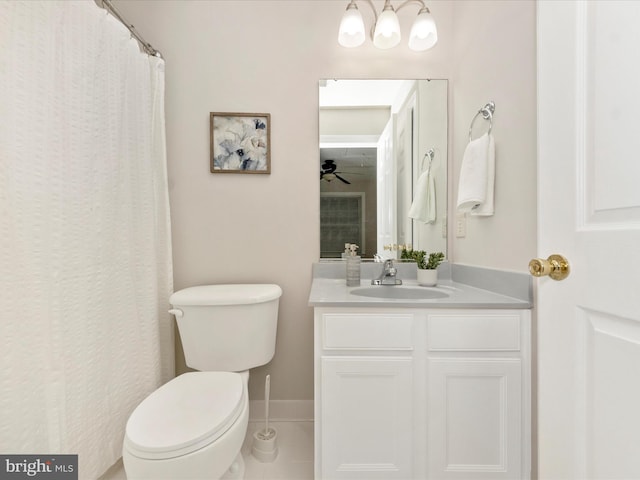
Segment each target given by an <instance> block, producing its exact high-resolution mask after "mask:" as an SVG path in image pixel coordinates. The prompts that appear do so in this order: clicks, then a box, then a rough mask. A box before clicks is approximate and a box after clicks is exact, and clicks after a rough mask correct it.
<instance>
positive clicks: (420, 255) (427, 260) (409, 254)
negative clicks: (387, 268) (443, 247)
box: [400, 248, 444, 270]
mask: <svg viewBox="0 0 640 480" xmlns="http://www.w3.org/2000/svg"><path fill="white" fill-rule="evenodd" d="M400 258H401V259H403V260H413V261H415V262H416V264H417V265H418V268H419V269H420V270H435V269H436V268H438V265H440V264H441V263H442V262H443V260H444V253H442V252H434V253H430V254H429V256H428V257H427V252H425V251H424V250H413V249H406V248H403V249H402V252H401V253H400Z"/></svg>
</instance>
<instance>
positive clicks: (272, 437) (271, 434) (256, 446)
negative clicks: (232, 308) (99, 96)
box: [251, 427, 278, 462]
mask: <svg viewBox="0 0 640 480" xmlns="http://www.w3.org/2000/svg"><path fill="white" fill-rule="evenodd" d="M277 440H278V431H277V430H276V429H275V428H273V427H269V429H268V430H258V431H257V432H256V433H254V434H253V448H252V450H251V454H252V455H253V456H254V457H256V458H257V459H258V460H260V461H261V462H273V461H274V460H275V459H276V457H277V456H278V444H277Z"/></svg>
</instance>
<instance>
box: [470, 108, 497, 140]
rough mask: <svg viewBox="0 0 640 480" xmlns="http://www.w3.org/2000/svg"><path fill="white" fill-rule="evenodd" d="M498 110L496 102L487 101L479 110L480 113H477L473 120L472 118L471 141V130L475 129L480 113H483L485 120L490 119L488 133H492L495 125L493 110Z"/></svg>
mask: <svg viewBox="0 0 640 480" xmlns="http://www.w3.org/2000/svg"><path fill="white" fill-rule="evenodd" d="M495 111H496V104H495V103H493V102H489V103H487V104H486V105H485V106H484V107H482V108H481V109H480V110H478V113H476V114H475V116H474V117H473V120H471V125H470V126H469V141H471V131H472V130H473V123H474V122H475V121H476V118H478V115H482V118H484V119H485V120H489V131H488V132H487V133H491V128H492V127H493V112H495Z"/></svg>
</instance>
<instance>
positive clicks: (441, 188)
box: [319, 80, 448, 258]
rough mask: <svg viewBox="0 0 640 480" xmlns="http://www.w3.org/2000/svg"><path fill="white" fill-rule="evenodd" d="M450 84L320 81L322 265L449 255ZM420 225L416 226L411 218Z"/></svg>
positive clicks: (440, 82)
mask: <svg viewBox="0 0 640 480" xmlns="http://www.w3.org/2000/svg"><path fill="white" fill-rule="evenodd" d="M447 87H448V82H447V80H321V81H320V87H319V102H320V164H319V166H320V176H319V177H320V237H321V238H320V249H321V252H320V258H340V257H341V254H342V252H344V247H345V243H355V244H357V245H359V247H360V249H359V253H360V255H361V256H362V257H363V258H373V256H374V254H376V253H378V254H379V255H381V256H382V257H383V258H399V257H400V250H401V249H402V246H403V245H407V246H411V247H412V248H414V249H417V250H426V251H427V252H428V253H431V252H444V253H445V255H446V253H447V217H446V215H447V124H448V118H447ZM411 217H414V218H411Z"/></svg>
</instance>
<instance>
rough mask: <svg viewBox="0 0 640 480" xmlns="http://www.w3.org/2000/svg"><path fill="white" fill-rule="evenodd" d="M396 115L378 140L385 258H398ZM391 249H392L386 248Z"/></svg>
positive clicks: (380, 225) (379, 226)
mask: <svg viewBox="0 0 640 480" xmlns="http://www.w3.org/2000/svg"><path fill="white" fill-rule="evenodd" d="M395 117H396V116H395V115H392V118H391V120H389V123H387V125H386V126H385V127H384V130H383V131H382V133H381V134H380V139H379V140H378V152H377V159H376V164H377V171H376V178H377V185H376V187H377V193H376V194H377V202H376V209H377V213H378V224H377V232H378V252H377V253H378V254H379V255H381V256H382V257H383V258H385V259H386V258H397V257H396V251H395V250H394V249H393V246H394V245H396V244H397V243H398V237H397V231H398V229H397V228H396V173H395V168H396V166H395V162H394V154H393V150H394V144H393V138H394V124H395ZM385 247H391V248H385Z"/></svg>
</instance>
